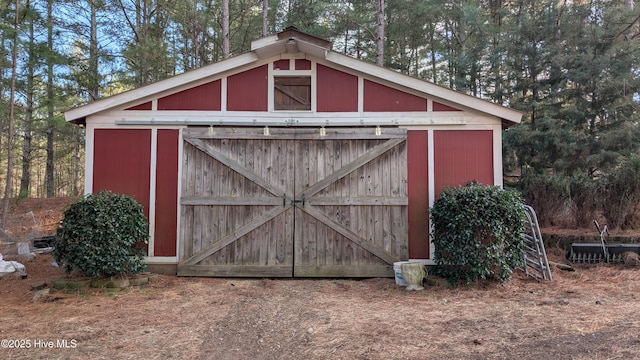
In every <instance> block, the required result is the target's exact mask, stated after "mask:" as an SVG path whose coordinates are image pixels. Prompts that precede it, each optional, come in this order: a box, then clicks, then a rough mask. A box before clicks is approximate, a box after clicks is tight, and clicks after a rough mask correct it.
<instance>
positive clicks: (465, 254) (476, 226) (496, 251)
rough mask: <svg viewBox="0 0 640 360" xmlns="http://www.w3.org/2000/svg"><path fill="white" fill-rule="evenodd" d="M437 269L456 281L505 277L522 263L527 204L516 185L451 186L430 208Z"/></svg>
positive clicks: (441, 273)
mask: <svg viewBox="0 0 640 360" xmlns="http://www.w3.org/2000/svg"><path fill="white" fill-rule="evenodd" d="M430 214H431V221H432V224H433V227H432V229H433V230H432V231H433V233H432V239H433V242H434V245H435V251H434V260H435V262H436V267H435V269H434V270H435V273H436V274H437V275H440V276H443V277H445V278H447V279H448V280H449V281H450V282H451V283H458V282H461V281H463V282H471V281H475V280H478V279H490V278H497V279H499V280H501V281H505V280H507V279H509V278H510V277H511V273H512V271H513V269H515V268H518V267H521V266H522V265H523V263H522V262H523V255H522V254H523V248H524V244H523V239H522V233H523V232H524V207H523V205H522V201H521V198H520V194H519V192H518V191H516V190H503V189H501V188H500V187H497V186H482V185H480V184H477V183H473V184H470V185H469V186H467V187H458V188H447V189H445V190H444V191H443V193H442V195H441V196H440V198H438V199H437V200H436V202H435V204H434V206H433V208H431V211H430Z"/></svg>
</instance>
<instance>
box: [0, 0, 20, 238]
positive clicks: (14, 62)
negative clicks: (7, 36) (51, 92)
mask: <svg viewBox="0 0 640 360" xmlns="http://www.w3.org/2000/svg"><path fill="white" fill-rule="evenodd" d="M19 14H20V0H16V13H15V22H14V24H13V31H14V33H13V45H12V54H11V89H10V91H9V129H8V135H7V178H6V180H5V181H6V183H5V186H4V200H3V201H2V228H5V227H6V225H7V217H8V216H9V199H10V198H11V180H12V179H11V173H12V172H13V121H14V116H15V105H14V104H13V101H14V98H15V92H16V78H17V77H18V74H17V71H18V17H19Z"/></svg>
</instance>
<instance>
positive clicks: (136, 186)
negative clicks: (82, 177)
mask: <svg viewBox="0 0 640 360" xmlns="http://www.w3.org/2000/svg"><path fill="white" fill-rule="evenodd" d="M93 151H94V154H93V192H94V193H96V192H99V191H100V190H111V191H112V192H114V193H118V194H126V195H129V196H132V197H133V198H134V199H135V200H136V201H137V202H139V203H140V204H142V206H143V207H144V215H145V216H146V217H147V218H149V174H150V167H151V130H149V129H97V130H95V131H94V150H93Z"/></svg>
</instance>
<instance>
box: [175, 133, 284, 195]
mask: <svg viewBox="0 0 640 360" xmlns="http://www.w3.org/2000/svg"><path fill="white" fill-rule="evenodd" d="M187 142H189V143H190V144H192V145H193V146H194V147H196V148H197V149H199V150H201V151H202V152H204V153H206V154H208V155H209V156H211V157H212V158H214V159H216V160H218V161H219V162H221V163H223V164H224V165H226V166H228V167H229V168H230V169H232V170H234V171H235V172H237V173H239V174H240V175H242V176H244V177H246V178H247V179H249V180H251V181H252V182H254V183H255V184H257V185H259V186H260V187H262V188H263V189H265V190H267V191H268V192H270V193H272V194H273V195H275V196H282V195H286V192H285V191H284V190H282V189H278V188H277V187H275V186H273V184H271V183H269V182H267V181H266V180H265V179H264V178H262V177H261V176H260V175H258V174H256V173H255V172H253V171H251V170H249V169H247V168H246V167H244V166H242V165H240V164H239V163H238V162H237V161H235V160H233V159H231V158H229V157H227V156H225V155H223V154H222V153H220V152H218V151H216V150H215V149H214V148H212V147H210V146H208V145H207V144H205V143H204V142H203V141H202V140H200V139H190V140H187Z"/></svg>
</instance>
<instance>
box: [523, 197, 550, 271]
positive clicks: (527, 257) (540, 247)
mask: <svg viewBox="0 0 640 360" xmlns="http://www.w3.org/2000/svg"><path fill="white" fill-rule="evenodd" d="M524 213H525V223H524V227H525V229H524V234H523V237H524V247H525V250H524V254H523V256H524V272H525V274H527V275H528V276H531V277H533V278H536V279H542V280H553V277H552V276H551V269H550V268H549V259H547V252H546V251H545V249H544V242H543V241H542V235H541V234H540V226H539V225H538V217H537V216H536V211H535V210H534V209H533V208H532V207H531V206H529V205H525V206H524Z"/></svg>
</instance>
